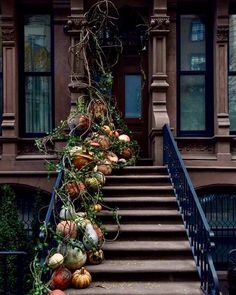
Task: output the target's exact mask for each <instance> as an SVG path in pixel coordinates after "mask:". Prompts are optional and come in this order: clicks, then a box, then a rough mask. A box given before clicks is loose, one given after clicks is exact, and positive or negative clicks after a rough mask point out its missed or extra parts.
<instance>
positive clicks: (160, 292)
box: [65, 281, 203, 295]
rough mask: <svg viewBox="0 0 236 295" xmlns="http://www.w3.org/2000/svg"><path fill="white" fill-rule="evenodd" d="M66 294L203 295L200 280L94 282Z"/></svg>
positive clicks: (69, 290)
mask: <svg viewBox="0 0 236 295" xmlns="http://www.w3.org/2000/svg"><path fill="white" fill-rule="evenodd" d="M65 293H66V295H95V294H96V295H104V294H106V295H203V292H202V291H201V289H200V283H199V282H191V281H190V282H160V281H157V282H142V281H139V282H136V281H134V282H126V281H123V282H116V281H113V282H106V281H98V282H93V283H92V284H91V285H90V287H88V288H87V289H80V290H76V289H68V290H66V291H65Z"/></svg>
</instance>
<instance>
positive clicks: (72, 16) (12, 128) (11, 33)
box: [0, 0, 236, 226]
mask: <svg viewBox="0 0 236 295" xmlns="http://www.w3.org/2000/svg"><path fill="white" fill-rule="evenodd" d="M92 3H94V1H90V0H87V1H83V0H50V1H48V0H33V1H32V0H7V1H6V0H1V3H0V16H1V18H0V19H1V22H0V29H1V30H0V36H1V39H0V50H1V51H0V118H1V135H0V175H1V177H0V183H1V184H4V183H10V184H12V185H13V186H16V187H18V186H20V187H21V188H22V189H23V192H24V193H25V194H30V193H31V192H32V193H33V191H35V190H37V189H38V188H40V189H42V190H43V191H45V192H46V193H48V194H50V192H51V190H52V187H53V182H54V179H53V178H51V179H50V180H47V172H46V170H45V167H44V163H45V156H44V155H41V154H40V153H39V152H38V151H37V148H36V147H35V144H34V140H35V138H36V137H41V136H44V135H45V134H46V133H47V132H50V131H51V130H52V129H53V128H54V127H55V126H57V125H58V123H59V122H60V120H64V119H66V118H67V117H68V115H69V114H70V111H71V110H72V109H73V107H74V105H75V103H76V101H77V99H78V97H79V95H80V93H81V89H80V88H78V87H77V86H76V85H75V83H74V76H73V73H74V72H76V69H75V67H78V66H81V65H78V64H75V63H73V60H72V58H71V56H70V55H69V54H68V49H69V47H70V46H73V45H74V44H75V43H76V40H77V39H78V38H79V36H80V27H79V23H80V21H81V20H83V14H84V11H86V10H87V9H88V7H89V6H90V5H91V4H92ZM114 3H115V5H116V6H117V8H118V9H119V12H120V21H119V27H120V32H121V33H120V37H121V39H122V41H123V53H122V55H121V57H120V60H119V62H118V64H117V65H116V67H115V68H114V72H113V76H114V89H113V92H114V93H113V94H114V95H115V97H116V99H117V105H118V107H119V109H120V110H121V111H122V113H123V115H124V117H125V120H126V122H127V124H128V126H129V127H130V128H131V129H132V130H133V132H134V136H135V138H136V139H137V140H138V141H139V143H140V145H141V157H142V158H151V159H152V160H153V164H154V165H162V164H163V160H162V155H163V152H162V150H163V148H162V128H163V126H164V125H165V124H170V127H171V128H172V130H173V133H174V135H175V139H176V141H177V143H178V147H179V149H180V151H181V153H182V156H183V159H184V162H185V164H186V167H187V169H188V171H189V172H190V176H191V179H192V181H193V184H194V186H195V188H196V189H197V190H198V191H199V194H200V195H201V194H202V195H204V194H205V193H206V192H207V194H208V195H209V194H214V195H216V196H217V194H218V192H219V191H221V192H222V190H223V191H224V192H228V193H229V197H230V199H231V200H232V202H233V203H234V204H235V199H236V198H235V196H234V190H235V183H236V1H233V0H231V1H230V0H215V1H199V0H185V1H182V0H169V1H168V0H152V1H151V0H150V1H149V0H148V1H147V0H137V1H131V0H119V1H118V0H114ZM140 24H142V25H143V26H141V28H143V27H145V28H148V32H149V34H148V38H147V34H146V29H145V30H143V29H140V26H137V25H140ZM144 25H145V26H144ZM68 61H69V62H68ZM143 71H144V72H145V76H144V75H143ZM81 77H83V69H82V68H80V70H79V75H78V77H77V78H81ZM144 80H145V81H144ZM143 82H145V83H143ZM57 144H58V145H60V144H61V143H60V142H59V143H57ZM55 148H57V147H55ZM48 158H50V159H53V158H54V157H53V156H48ZM230 204H231V203H230ZM234 214H235V213H234ZM232 218H233V219H234V220H235V217H232ZM234 226H235V225H234Z"/></svg>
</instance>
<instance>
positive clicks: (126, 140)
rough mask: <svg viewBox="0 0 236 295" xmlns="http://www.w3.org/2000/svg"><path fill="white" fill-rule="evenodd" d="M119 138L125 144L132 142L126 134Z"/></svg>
mask: <svg viewBox="0 0 236 295" xmlns="http://www.w3.org/2000/svg"><path fill="white" fill-rule="evenodd" d="M118 138H119V140H121V141H124V142H129V141H130V137H129V136H128V135H126V134H121V135H120V136H119V137H118Z"/></svg>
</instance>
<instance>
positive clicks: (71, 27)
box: [64, 17, 87, 33]
mask: <svg viewBox="0 0 236 295" xmlns="http://www.w3.org/2000/svg"><path fill="white" fill-rule="evenodd" d="M86 24H87V21H86V20H85V19H84V18H79V17H78V18H70V19H69V20H68V21H67V24H66V25H65V26H64V32H65V33H69V32H73V31H79V30H81V28H82V27H84V26H86Z"/></svg>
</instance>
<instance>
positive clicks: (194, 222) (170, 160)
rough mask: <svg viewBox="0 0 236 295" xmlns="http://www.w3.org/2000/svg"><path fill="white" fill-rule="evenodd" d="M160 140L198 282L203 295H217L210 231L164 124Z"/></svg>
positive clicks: (173, 142) (172, 139) (176, 148)
mask: <svg viewBox="0 0 236 295" xmlns="http://www.w3.org/2000/svg"><path fill="white" fill-rule="evenodd" d="M163 138H164V140H163V151H164V157H163V159H164V163H165V164H166V165H167V169H168V172H169V175H170V177H171V182H172V184H173V188H174V192H175V195H176V199H177V202H178V205H179V210H180V213H181V215H182V218H183V222H184V225H185V228H186V232H187V234H188V238H189V242H190V245H191V248H192V252H193V255H194V258H195V262H196V265H197V269H198V272H199V276H200V279H201V287H202V290H203V291H204V292H205V294H209V295H219V282H218V278H217V275H216V271H215V267H214V264H213V261H212V250H213V244H214V243H213V232H212V231H211V230H210V226H209V224H208V222H207V220H206V217H205V214H204V212H203V209H202V207H201V205H200V202H199V200H198V197H197V195H196V193H195V190H194V188H193V185H192V182H191V180H190V177H189V174H188V172H187V170H186V168H185V165H184V162H183V160H182V158H181V155H180V152H179V150H178V147H177V144H176V142H175V141H174V138H173V135H172V133H171V131H170V128H169V126H168V125H165V126H164V128H163Z"/></svg>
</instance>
